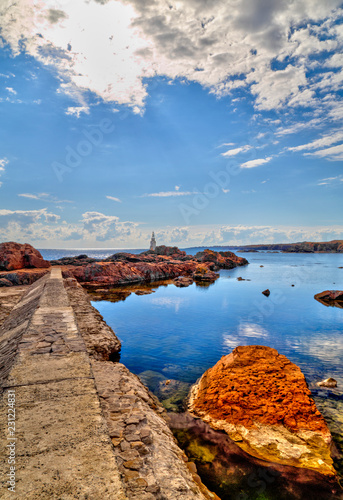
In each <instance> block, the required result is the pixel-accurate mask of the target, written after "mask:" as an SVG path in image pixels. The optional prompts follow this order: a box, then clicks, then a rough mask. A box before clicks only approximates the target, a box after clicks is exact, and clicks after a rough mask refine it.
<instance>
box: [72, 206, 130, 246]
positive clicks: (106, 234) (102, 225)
mask: <svg viewBox="0 0 343 500" xmlns="http://www.w3.org/2000/svg"><path fill="white" fill-rule="evenodd" d="M81 223H82V228H83V236H84V238H86V239H87V238H89V237H92V238H95V240H96V241H107V240H111V239H115V238H121V239H122V240H123V241H125V239H126V240H127V239H128V238H129V237H130V236H132V233H134V232H135V230H136V227H137V226H138V223H135V222H130V221H124V222H122V221H120V220H119V217H117V216H115V215H105V214H102V213H100V212H85V213H84V214H82V220H81Z"/></svg>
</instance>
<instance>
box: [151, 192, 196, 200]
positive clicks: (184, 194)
mask: <svg viewBox="0 0 343 500" xmlns="http://www.w3.org/2000/svg"><path fill="white" fill-rule="evenodd" d="M191 194H198V191H160V192H159V193H145V194H143V195H142V198H146V197H153V198H155V197H156V198H167V197H169V196H189V195H191Z"/></svg>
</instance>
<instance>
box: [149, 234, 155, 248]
mask: <svg viewBox="0 0 343 500" xmlns="http://www.w3.org/2000/svg"><path fill="white" fill-rule="evenodd" d="M155 249H156V240H155V233H154V231H153V232H152V235H151V240H150V250H152V251H153V252H154V251H155Z"/></svg>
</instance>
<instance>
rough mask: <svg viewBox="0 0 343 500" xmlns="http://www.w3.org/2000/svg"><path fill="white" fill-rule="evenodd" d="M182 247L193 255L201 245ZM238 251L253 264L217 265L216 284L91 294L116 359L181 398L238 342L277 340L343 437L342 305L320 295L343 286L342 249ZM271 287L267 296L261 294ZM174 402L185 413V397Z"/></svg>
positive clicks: (54, 253)
mask: <svg viewBox="0 0 343 500" xmlns="http://www.w3.org/2000/svg"><path fill="white" fill-rule="evenodd" d="M213 249H216V250H226V248H218V247H213ZM185 250H186V251H187V252H188V253H192V254H194V253H195V252H196V251H199V250H202V248H195V249H194V248H192V249H185ZM116 251H124V250H118V249H117V250H113V249H111V250H99V249H97V250H80V249H75V250H74V251H71V250H63V251H62V250H42V251H41V253H42V254H43V257H45V258H47V259H52V258H54V259H56V258H59V257H61V256H71V255H78V254H80V253H84V254H87V255H88V256H90V257H95V258H99V257H101V258H105V257H107V256H108V255H111V254H113V253H115V252H116ZM126 251H130V252H136V253H138V252H139V251H140V250H134V251H133V250H126ZM236 253H237V255H240V256H242V257H245V258H246V259H247V260H248V262H249V264H248V265H246V266H244V267H237V268H235V269H230V270H221V271H220V277H219V279H218V280H217V281H216V282H215V283H213V284H211V285H210V286H206V287H204V286H197V285H196V284H195V283H194V284H192V285H191V286H189V287H186V288H177V287H176V286H174V285H173V284H167V285H166V284H164V285H162V286H159V285H158V284H153V285H151V287H150V288H151V291H152V292H153V293H151V294H149V295H136V294H135V293H131V294H130V295H129V296H128V297H127V298H126V299H125V300H120V301H117V302H111V301H107V300H100V301H98V300H97V301H93V305H94V307H96V308H97V309H98V310H99V312H100V313H101V314H102V316H103V317H104V319H105V321H106V322H107V323H108V324H109V325H110V326H111V327H112V328H113V330H114V331H115V333H116V334H117V336H118V337H119V339H120V340H121V342H122V350H121V355H120V361H121V362H122V363H124V364H125V365H126V366H127V367H128V368H129V369H130V370H131V371H132V372H134V373H136V374H137V375H139V376H140V377H141V379H142V380H143V381H144V383H146V384H147V385H148V386H149V388H150V389H151V390H152V391H153V392H155V394H157V395H158V396H159V397H161V393H160V392H159V391H160V388H161V383H162V384H163V383H164V382H166V381H168V383H169V381H172V382H173V381H174V382H175V383H176V384H178V385H176V387H178V388H180V387H183V389H184V394H183V396H185V394H186V393H187V391H188V388H189V387H190V385H191V384H193V383H194V382H196V380H197V379H198V378H199V377H200V376H201V375H202V374H203V373H204V372H205V371H206V370H207V369H208V368H209V367H211V366H213V365H214V364H215V363H217V361H218V360H219V359H220V358H221V357H222V356H224V355H227V354H229V353H230V352H231V351H232V350H233V349H234V348H235V347H237V346H239V345H264V346H270V347H273V348H275V349H277V351H278V352H279V353H280V354H284V355H285V356H287V357H288V358H289V359H290V360H291V361H292V362H293V363H295V364H296V365H298V366H299V367H300V368H301V370H302V372H303V373H304V375H305V377H306V380H307V383H308V385H309V387H310V389H311V390H312V394H313V396H314V398H315V401H316V404H317V406H318V408H319V409H320V411H321V412H322V414H323V415H324V417H325V418H326V420H327V422H328V425H329V428H330V430H331V432H332V434H333V435H334V436H335V439H336V440H337V442H340V443H341V444H342V443H343V309H342V308H339V307H329V306H325V305H323V304H322V303H320V302H318V301H317V300H315V299H314V295H315V294H317V293H319V292H322V291H324V290H343V255H342V254H334V253H331V254H330V253H316V254H300V253H280V252H278V253H274V252H273V253H272V252H266V251H259V252H257V253H239V252H236ZM238 278H239V279H238ZM265 289H269V290H270V295H269V297H266V296H265V295H263V294H262V292H263V291H264V290H265ZM329 377H332V378H334V379H335V380H336V381H337V388H335V389H322V388H319V387H317V385H316V384H317V382H318V381H321V380H323V379H326V378H329ZM180 384H181V385H180ZM169 396H170V395H168V397H169ZM169 402H170V397H169ZM178 405H179V406H178ZM169 409H171V411H179V410H180V401H179V402H178V401H176V406H175V405H174V407H173V405H171V407H170V408H169ZM342 446H343V444H342ZM342 449H343V448H342Z"/></svg>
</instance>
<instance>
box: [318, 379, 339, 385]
mask: <svg viewBox="0 0 343 500" xmlns="http://www.w3.org/2000/svg"><path fill="white" fill-rule="evenodd" d="M317 386H318V387H337V380H335V379H334V378H331V377H330V378H327V379H325V380H322V381H321V382H317Z"/></svg>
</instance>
